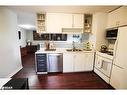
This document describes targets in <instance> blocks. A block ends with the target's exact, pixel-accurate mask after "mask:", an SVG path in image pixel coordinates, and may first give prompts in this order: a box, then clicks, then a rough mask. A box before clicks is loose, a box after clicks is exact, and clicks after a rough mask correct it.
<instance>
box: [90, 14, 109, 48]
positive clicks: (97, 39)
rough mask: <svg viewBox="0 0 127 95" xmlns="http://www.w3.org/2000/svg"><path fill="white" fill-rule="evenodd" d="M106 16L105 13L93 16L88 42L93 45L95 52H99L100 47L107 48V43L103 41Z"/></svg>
mask: <svg viewBox="0 0 127 95" xmlns="http://www.w3.org/2000/svg"><path fill="white" fill-rule="evenodd" d="M107 15H108V14H107V13H95V14H93V22H92V34H91V35H90V39H89V40H90V42H92V43H93V45H94V48H95V49H96V50H100V47H101V45H107V46H108V41H107V40H106V39H105V33H106V31H105V30H106V26H107Z"/></svg>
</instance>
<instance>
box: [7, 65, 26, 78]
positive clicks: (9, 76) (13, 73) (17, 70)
mask: <svg viewBox="0 0 127 95" xmlns="http://www.w3.org/2000/svg"><path fill="white" fill-rule="evenodd" d="M22 68H23V67H22V66H21V67H19V68H17V69H16V70H15V71H14V72H12V73H11V74H9V75H8V78H11V77H12V76H13V75H15V74H16V73H17V72H19V71H20V70H21V69H22Z"/></svg>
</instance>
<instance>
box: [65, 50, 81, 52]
mask: <svg viewBox="0 0 127 95" xmlns="http://www.w3.org/2000/svg"><path fill="white" fill-rule="evenodd" d="M66 51H71V52H75V51H82V50H81V49H66Z"/></svg>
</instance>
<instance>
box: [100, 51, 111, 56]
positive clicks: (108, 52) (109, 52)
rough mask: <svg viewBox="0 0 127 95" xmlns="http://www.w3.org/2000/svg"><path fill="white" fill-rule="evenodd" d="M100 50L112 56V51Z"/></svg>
mask: <svg viewBox="0 0 127 95" xmlns="http://www.w3.org/2000/svg"><path fill="white" fill-rule="evenodd" d="M100 52H101V53H106V54H108V55H111V56H113V52H112V51H105V52H102V51H100Z"/></svg>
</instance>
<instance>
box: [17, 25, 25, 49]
mask: <svg viewBox="0 0 127 95" xmlns="http://www.w3.org/2000/svg"><path fill="white" fill-rule="evenodd" d="M18 31H21V39H19V40H18V41H19V45H20V46H21V47H25V46H26V30H25V29H23V28H21V27H18ZM18 31H17V32H18Z"/></svg>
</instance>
